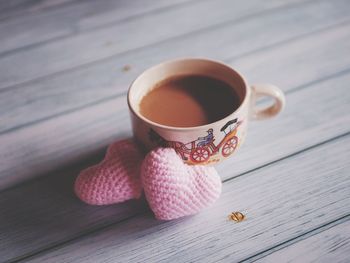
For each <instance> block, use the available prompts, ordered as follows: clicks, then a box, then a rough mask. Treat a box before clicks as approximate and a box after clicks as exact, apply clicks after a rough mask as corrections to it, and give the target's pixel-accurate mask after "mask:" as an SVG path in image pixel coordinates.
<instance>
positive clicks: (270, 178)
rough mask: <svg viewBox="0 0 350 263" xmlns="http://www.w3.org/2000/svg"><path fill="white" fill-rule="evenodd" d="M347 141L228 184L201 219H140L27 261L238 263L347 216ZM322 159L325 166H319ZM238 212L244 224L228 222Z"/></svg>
mask: <svg viewBox="0 0 350 263" xmlns="http://www.w3.org/2000/svg"><path fill="white" fill-rule="evenodd" d="M349 154H350V136H346V137H345V138H344V137H343V138H340V139H338V140H335V141H332V142H330V143H327V144H324V145H322V146H319V147H316V148H313V149H311V150H309V151H306V152H303V153H300V154H298V155H295V156H293V157H290V158H288V159H287V160H284V161H282V162H277V163H275V164H274V165H269V166H266V167H264V168H262V169H259V170H257V171H254V172H251V173H249V174H246V175H245V176H242V177H238V178H236V179H233V180H230V181H228V182H226V183H225V184H224V188H223V194H222V196H221V199H220V200H219V201H218V202H217V203H216V204H215V206H213V207H211V208H210V209H207V210H205V211H203V212H202V213H201V214H199V215H197V216H195V217H190V218H183V219H180V220H175V221H171V222H160V221H156V220H155V219H154V218H153V216H152V215H150V214H147V215H142V216H137V217H136V218H132V219H129V220H128V221H127V222H122V223H120V224H117V225H114V226H111V227H109V228H108V229H105V230H103V231H101V232H97V233H93V234H91V235H89V236H86V237H83V238H81V239H80V240H76V241H75V242H72V243H68V244H65V245H64V246H62V247H61V248H56V249H55V250H52V251H48V252H46V253H43V254H41V255H39V256H37V257H35V258H34V259H33V260H32V261H30V260H26V262H85V261H87V260H88V261H90V262H114V261H118V262H145V261H147V262H218V261H222V262H237V261H240V260H244V259H245V258H247V257H249V256H251V255H254V254H256V253H259V252H260V251H261V250H265V249H266V248H268V247H273V246H275V245H277V244H279V243H282V242H285V241H288V240H289V239H291V238H293V237H297V236H299V235H301V234H303V233H305V232H307V231H308V230H310V229H314V228H316V227H320V226H322V225H324V224H326V223H328V222H332V221H333V220H335V219H337V218H339V217H343V216H345V215H347V214H348V213H349V211H350V192H349V189H350V177H349V176H348V174H349V172H350V163H349V161H348V156H349ZM320 161H321V162H322V165H320ZM232 211H241V212H243V213H245V214H246V217H247V219H246V220H245V221H243V222H241V223H239V224H236V223H234V222H232V221H229V220H228V219H227V215H228V214H230V213H231V212H232Z"/></svg>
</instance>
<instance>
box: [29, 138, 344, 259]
mask: <svg viewBox="0 0 350 263" xmlns="http://www.w3.org/2000/svg"><path fill="white" fill-rule="evenodd" d="M349 138H350V137H349V133H348V134H347V135H344V136H339V137H338V138H335V139H333V140H329V141H328V142H326V143H324V144H322V145H320V146H319V147H314V148H312V149H309V150H306V151H303V152H300V153H299V154H297V155H294V156H293V157H292V158H291V159H289V160H288V161H289V162H292V163H293V162H295V160H299V163H300V159H303V157H301V156H304V155H306V156H312V155H313V154H314V152H315V154H316V155H319V154H320V153H322V156H323V155H325V156H328V155H330V154H328V153H327V151H325V148H326V147H330V148H328V149H333V150H334V149H338V147H339V146H340V145H345V146H346V145H348V144H347V142H348V141H349ZM340 148H341V147H340ZM348 150H349V149H348ZM337 151H340V152H342V151H344V150H339V149H338V150H335V152H337ZM345 151H346V150H345ZM345 153H346V152H345ZM325 158H326V157H325ZM334 158H337V157H334ZM344 158H345V157H342V162H344V160H345V159H344ZM316 159H317V158H316ZM316 159H315V158H309V159H307V160H309V161H308V162H311V163H313V162H317V160H316ZM310 160H313V161H310ZM342 164H343V165H344V163H342ZM334 165H335V164H334V163H333V166H334ZM280 166H281V168H283V167H284V168H285V162H278V163H275V164H274V165H267V166H265V167H264V169H262V171H261V172H260V174H257V173H256V171H254V172H251V173H250V174H249V176H247V177H244V178H239V177H236V178H235V179H234V181H238V182H240V183H239V184H240V185H241V184H243V185H244V188H247V189H240V188H239V187H238V188H239V189H240V191H241V193H242V196H243V197H241V198H239V197H238V200H236V202H237V203H239V202H240V201H241V202H242V201H243V200H247V196H245V195H246V194H248V193H247V192H250V190H248V189H249V187H251V186H249V185H248V184H249V182H250V183H252V180H253V179H254V178H255V176H261V177H264V176H263V175H265V176H268V175H267V174H266V172H269V171H270V170H271V172H272V171H275V170H276V169H278V168H275V167H280ZM298 166H299V165H297V167H298ZM301 166H302V167H304V166H305V167H307V165H306V164H303V165H301ZM326 167H327V166H326ZM348 168H349V167H348V166H345V167H341V170H340V171H339V172H340V173H341V174H344V172H346V169H348ZM299 169H300V168H299ZM302 169H306V168H302ZM308 169H309V168H308ZM344 169H345V171H344ZM279 170H280V168H279ZM333 171H336V170H332V168H329V169H328V172H327V173H326V174H327V177H330V176H331V177H332V176H333V174H332V172H333ZM275 172H276V171H275ZM299 172H300V171H299ZM261 173H263V175H261ZM264 173H265V174H264ZM279 173H281V171H280V172H279ZM289 175H290V174H289ZM252 176H253V177H254V178H253V179H252ZM271 176H272V177H275V175H271ZM295 176H296V175H295ZM334 176H335V174H334ZM284 177H285V176H284ZM312 177H315V175H314V174H313V176H312ZM337 177H339V175H337ZM264 178H265V177H264ZM286 178H288V177H286ZM286 178H285V179H286ZM303 178H304V179H302V181H303V180H306V181H307V179H306V178H307V177H303ZM316 178H317V177H316ZM345 178H346V177H345ZM242 180H243V181H242ZM254 180H256V179H254ZM254 180H253V181H254ZM265 180H267V181H266V182H265ZM269 180H276V178H275V179H268V178H265V179H264V184H269ZM293 180H294V179H292V181H293ZM322 180H323V184H327V183H326V182H327V179H326V178H323V179H322ZM337 180H338V181H339V180H340V178H339V179H337ZM232 182H233V181H230V182H226V183H225V186H226V187H224V188H226V190H228V189H227V187H228V185H231V184H232ZM309 183H310V182H309ZM312 183H313V180H312V181H311V183H310V184H312ZM339 183H340V181H339V182H338V184H339ZM243 185H242V187H243ZM236 186H237V182H236ZM326 186H327V185H324V188H325V187H326ZM282 188H283V187H282ZM324 188H322V189H323V191H325V189H324ZM253 189H254V186H253ZM291 189H294V188H291ZM316 189H317V188H316ZM260 190H262V189H260ZM260 190H259V191H260ZM311 190H312V188H311ZM319 190H321V189H319ZM231 191H233V192H235V191H234V190H231ZM281 191H283V189H281ZM289 191H293V190H289ZM304 191H305V189H304ZM304 191H301V192H300V193H303V192H304ZM321 191H322V190H321ZM339 191H340V189H339ZM341 191H342V192H343V193H344V189H342V190H341ZM336 192H337V191H332V193H333V194H335V193H336ZM276 194H278V193H272V192H269V194H268V195H272V196H274V195H276ZM326 194H327V193H323V195H326ZM231 195H232V193H231V194H229V193H225V192H224V193H223V197H222V199H224V200H222V201H219V203H218V204H217V206H216V207H213V208H212V210H213V211H212V212H211V213H210V212H209V211H206V212H202V214H201V215H199V216H198V217H195V218H192V219H188V221H186V219H183V220H177V221H173V222H164V223H157V222H154V221H155V220H152V219H150V218H149V216H148V215H147V216H138V217H137V218H134V219H131V220H130V221H128V222H126V223H125V226H122V225H123V224H124V223H123V224H118V223H116V225H115V226H113V227H112V226H109V227H107V228H105V229H102V230H101V231H99V232H97V233H90V234H89V235H87V236H83V237H81V238H79V239H75V240H72V241H69V242H67V243H64V244H62V245H61V246H59V247H54V248H52V249H50V250H49V251H45V252H43V253H42V254H39V255H36V256H33V257H30V258H25V259H26V260H30V259H33V260H34V262H41V261H42V260H48V259H49V258H50V259H54V260H58V259H61V260H64V259H65V258H66V259H67V257H68V258H70V259H73V260H74V259H75V260H77V259H78V258H77V256H78V254H79V260H84V257H85V259H87V257H89V258H90V256H91V257H92V259H93V258H94V257H95V255H91V253H94V252H93V251H94V250H93V249H92V250H91V249H85V250H84V248H86V247H88V246H90V245H91V246H93V247H94V249H98V250H99V259H100V260H106V258H104V259H103V258H102V257H103V255H104V253H103V250H106V249H110V248H111V247H113V249H112V250H110V253H108V254H109V255H108V257H111V256H113V253H117V254H115V255H114V256H117V255H118V259H122V260H123V257H124V260H127V259H128V260H131V258H130V257H131V254H132V255H134V256H135V257H136V258H133V259H137V258H139V259H140V257H142V258H146V259H147V257H151V258H148V259H152V260H164V259H165V256H168V255H167V250H168V252H169V251H170V250H169V249H173V248H172V247H168V244H169V242H167V244H164V250H165V251H164V252H163V250H157V246H159V245H160V243H159V241H160V239H165V240H167V241H170V243H172V242H176V240H174V237H173V236H171V232H172V231H176V230H175V229H174V226H175V225H176V224H181V225H182V226H183V228H182V231H181V233H183V235H181V237H180V235H177V236H178V238H179V239H180V240H178V241H179V243H177V242H176V244H178V245H180V247H181V248H178V249H179V250H183V249H185V250H186V248H185V247H184V244H181V240H182V236H186V235H188V234H189V233H190V232H191V233H192V234H193V231H190V229H193V227H195V226H198V228H201V227H200V226H203V223H204V221H205V222H207V223H208V220H209V221H210V222H211V225H212V227H215V226H216V227H219V226H218V225H217V224H218V223H220V222H216V221H217V220H218V218H217V217H218V214H219V215H220V214H222V212H223V204H221V203H222V202H226V203H230V202H229V201H228V200H226V199H230V198H231V197H230V196H231ZM256 195H260V194H259V193H258V192H257V193H256ZM301 195H302V196H303V194H301ZM327 195H328V194H327ZM317 196H318V195H317V194H315V193H313V194H311V193H310V196H309V195H308V193H307V192H305V196H303V198H301V201H303V202H304V201H305V200H309V198H310V202H312V200H314V199H315V200H317V199H318V198H317ZM236 197H237V195H236ZM251 197H252V199H253V200H254V199H255V198H253V196H252V195H251ZM283 198H284V199H285V198H287V197H283ZM338 198H340V196H339V197H338ZM231 199H232V198H231ZM265 199H266V198H265ZM303 199H305V200H303ZM253 200H252V201H249V202H248V201H247V202H248V203H249V204H250V203H251V202H253ZM285 201H288V202H289V203H290V204H289V206H291V205H292V204H295V203H294V201H292V200H285ZM247 202H244V201H243V203H245V204H244V206H247V207H250V206H249V205H248V203H247ZM344 202H346V201H344ZM344 202H343V203H344ZM277 203H278V202H277ZM304 203H305V205H304V206H306V208H305V209H306V210H305V211H307V210H308V209H307V207H308V205H307V202H304ZM250 205H251V204H250ZM269 205H273V204H272V203H271V204H269ZM276 205H277V204H276ZM329 205H332V203H330V204H329ZM238 206H239V207H240V206H242V204H238ZM289 206H288V207H289ZM247 207H246V209H247ZM231 209H232V208H231ZM266 209H267V208H263V209H262V210H266ZM288 209H289V208H288ZM314 209H316V207H315V208H314ZM334 209H336V208H333V210H334ZM282 210H283V209H282ZM320 210H322V209H320ZM342 210H343V211H345V210H346V208H344V207H343V209H342ZM215 211H216V212H215ZM219 211H220V212H219ZM335 211H337V213H336V214H338V213H339V215H338V216H337V217H335V218H333V220H332V221H335V220H339V218H342V217H344V215H341V213H342V212H340V211H338V210H335ZM265 212H266V211H265ZM265 212H264V213H265ZM324 212H326V211H324ZM256 213H257V214H255V213H252V212H251V213H250V216H251V217H253V220H254V218H255V219H256V220H257V218H256V217H257V216H258V214H260V213H263V212H261V211H257V212H256ZM270 213H271V212H270ZM289 213H290V212H289ZM319 213H322V211H319ZM253 214H255V217H254V216H253ZM330 214H331V213H330ZM312 215H313V214H312ZM261 216H263V215H261ZM267 216H268V217H273V216H277V215H273V214H271V215H267ZM278 216H284V214H283V211H282V214H281V215H278ZM334 216H336V215H333V217H334ZM204 217H206V218H207V219H204ZM321 217H322V218H324V219H323V220H327V219H328V221H326V222H318V223H315V224H316V225H317V227H315V228H319V227H322V226H325V225H326V224H329V223H330V221H329V217H327V216H325V215H323V216H321ZM292 218H293V217H291V216H289V217H288V219H292ZM221 220H222V219H221ZM221 220H219V221H221ZM284 220H286V218H285V219H284ZM303 220H307V219H303ZM303 220H301V221H303ZM319 220H321V219H319V218H317V219H316V218H315V221H319ZM197 221H199V222H197ZM265 221H266V220H265ZM272 221H274V220H272ZM275 221H276V222H275V223H278V222H279V221H278V219H276V220H275ZM321 221H322V220H321ZM142 222H144V224H145V228H146V229H145V230H144V231H143V230H142V229H143V227H142V226H141V225H142V224H143V223H142ZM186 222H187V223H186ZM191 222H193V223H191ZM247 222H248V221H247ZM257 223H259V222H257ZM260 223H261V224H262V225H265V227H267V229H266V230H268V228H271V227H272V229H274V228H273V224H272V226H271V225H266V222H265V223H263V221H261V222H260ZM133 224H135V225H136V227H135V229H133V228H132V227H131V228H130V231H131V232H130V233H128V230H127V229H128V227H130V226H132V225H133ZM286 224H287V223H286ZM163 225H164V226H163ZM192 225H193V226H192ZM301 225H303V224H301ZM138 226H139V227H140V228H141V229H140V231H139V230H138V228H139V227H138ZM159 227H160V228H161V229H163V230H164V229H165V228H167V229H170V230H169V231H170V233H169V231H165V232H164V231H160V229H158V228H159ZM237 227H238V228H239V229H240V230H239V229H237V230H239V231H240V232H241V233H240V235H244V234H243V233H244V232H245V231H248V232H249V230H248V229H252V226H249V227H248V226H247V227H246V229H245V228H244V225H243V224H239V225H237ZM280 227H281V226H280ZM309 227H311V226H309ZM148 228H149V229H148ZM222 228H224V227H222ZM232 228H233V229H232V231H233V230H234V229H236V228H235V227H233V226H232ZM119 229H120V231H121V233H120V232H119V234H120V235H116V233H115V232H116V231H118V230H119ZM157 229H158V230H157ZM171 229H172V230H171ZM203 229H204V228H203ZM253 229H254V228H253ZM125 231H126V233H124V234H125V235H126V236H124V234H123V232H125ZM203 231H204V232H206V231H207V230H203ZM254 231H258V229H254ZM107 232H108V233H107ZM151 232H152V233H154V234H153V237H151V238H150V239H151V240H152V241H151V240H149V242H150V244H149V245H150V247H149V246H147V247H145V248H146V250H147V249H148V250H152V251H153V249H155V251H158V252H161V253H159V257H157V255H156V254H157V253H155V256H156V258H157V259H156V258H154V257H153V253H152V252H151V251H148V252H146V251H144V253H147V256H146V255H142V254H138V253H136V254H135V251H131V250H133V249H134V247H135V249H137V247H140V245H141V243H142V244H145V243H144V242H145V240H143V239H144V238H146V236H148V235H149V234H151ZM162 232H164V233H162ZM187 232H188V233H187ZM219 232H222V230H221V231H219ZM270 232H271V231H270ZM295 232H296V233H294V234H293V235H294V237H293V238H297V237H299V236H301V235H304V234H305V233H307V232H310V230H309V229H307V230H303V231H301V229H300V230H297V229H296V230H295ZM177 233H178V232H177ZM109 234H111V235H110V236H109V237H108V238H106V237H105V236H106V235H109ZM163 234H164V236H163ZM199 234H200V233H197V232H195V234H194V237H193V239H194V240H198V239H200V242H201V244H202V242H204V247H205V246H206V245H208V242H210V240H209V239H208V237H207V236H205V234H204V233H202V234H201V238H199V237H196V235H197V236H198V235H199ZM221 234H223V233H221ZM251 234H252V233H250V234H249V236H250V235H251ZM159 235H162V236H161V237H160V236H159ZM225 235H226V236H227V235H230V233H226V234H225ZM237 235H239V233H238V234H237ZM268 235H269V236H271V235H272V233H270V234H268ZM112 236H113V237H112ZM155 236H156V237H155ZM258 236H259V235H257V237H258ZM124 237H125V238H126V241H125V239H124ZM283 237H284V238H283ZM89 238H93V241H92V240H90V241H89ZM222 238H223V239H225V238H224V237H222ZM245 238H248V237H245ZM250 238H253V236H250ZM258 239H259V238H258ZM280 239H281V240H280V241H277V243H276V244H274V245H273V246H271V244H269V245H268V246H271V247H276V246H277V245H279V244H283V243H285V242H286V241H285V240H283V239H286V240H289V239H290V238H288V237H287V236H285V234H282V237H280ZM104 240H106V242H107V244H105V243H104ZM123 240H124V241H125V242H126V243H125V244H123V243H124V242H123V243H121V242H122V241H123ZM131 240H132V241H133V243H132V244H133V245H132V246H130V245H131V244H129V245H128V243H129V242H127V241H131ZM267 240H269V241H268V242H267V243H271V242H273V241H272V238H271V237H270V238H269V239H267ZM267 240H266V241H267ZM235 241H236V244H235V247H236V249H238V251H236V252H237V253H238V255H233V254H234V253H233V254H227V253H229V252H228V250H230V248H231V246H230V245H228V246H227V245H226V246H225V247H221V246H220V245H218V246H217V247H218V248H221V249H222V250H223V251H224V253H226V256H228V257H231V260H234V261H237V260H244V259H245V258H247V257H248V258H249V256H248V254H247V252H245V251H244V248H245V247H246V245H247V244H241V243H240V242H241V241H240V239H238V238H236V239H235ZM198 242H199V241H196V242H195V243H196V249H197V250H198V249H199V243H198ZM217 242H219V243H220V241H219V240H218V241H217ZM231 242H233V240H232V239H231ZM237 242H238V243H237ZM244 242H245V243H246V242H248V241H247V240H244ZM256 242H258V243H259V244H260V246H263V245H261V241H256ZM256 242H255V243H256ZM108 243H109V244H108ZM152 243H153V244H152ZM214 243H215V242H214ZM221 243H222V242H221ZM70 245H71V246H72V248H71V247H70ZM221 245H222V244H221ZM75 246H78V247H79V252H76V251H77V250H76V249H74V247H75ZM95 246H96V247H95ZM99 246H100V247H101V248H99ZM123 246H128V248H125V249H126V250H129V251H126V252H125V253H119V252H120V251H121V250H123ZM72 249H73V251H72ZM189 249H190V251H191V253H187V256H190V257H192V249H193V247H191V248H189ZM208 249H209V248H208ZM213 249H214V248H213V247H210V249H209V250H213ZM249 249H250V250H251V249H252V248H248V250H249ZM118 250H119V252H118ZM242 250H243V251H242ZM259 250H261V251H264V249H261V248H260V249H259ZM138 251H139V252H140V253H143V251H142V249H139V250H138ZM155 251H153V252H155ZM171 251H173V252H171V253H170V252H169V256H172V257H175V258H176V255H178V253H180V254H181V251H180V252H178V251H177V252H175V251H174V250H171ZM190 251H188V252H190ZM202 251H203V250H202ZM204 251H207V250H205V249H204ZM230 251H231V252H233V251H232V250H230ZM184 252H185V251H184ZM197 252H198V251H197ZM213 252H214V251H211V252H209V253H210V255H212V256H210V255H209V254H208V257H209V258H211V260H209V262H212V261H216V260H219V258H220V257H221V258H220V259H223V258H222V255H221V254H220V252H222V251H215V253H213ZM74 254H75V255H74ZM84 254H85V256H84ZM245 254H247V255H246V256H244V255H245ZM185 255H186V253H185ZM193 255H196V252H195V251H193ZM198 256H200V258H199V259H198V258H196V260H200V259H203V257H204V256H205V255H199V254H198ZM226 256H225V258H226ZM232 257H233V258H232ZM109 259H110V258H109ZM179 259H180V258H178V257H177V260H179ZM226 259H227V258H226ZM36 260H39V261H36ZM95 260H97V258H95ZM184 260H188V258H187V259H186V258H185V257H182V256H181V260H180V261H184ZM191 260H194V258H191ZM97 261H98V260H97ZM230 262H232V261H230Z"/></svg>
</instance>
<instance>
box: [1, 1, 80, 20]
mask: <svg viewBox="0 0 350 263" xmlns="http://www.w3.org/2000/svg"><path fill="white" fill-rule="evenodd" d="M70 2H74V0H40V1H37V0H11V1H6V0H3V1H0V19H2V20H3V19H8V18H10V17H13V16H25V15H26V13H31V12H38V11H41V12H42V11H44V10H45V9H47V8H51V7H55V8H57V6H60V5H62V4H65V3H70Z"/></svg>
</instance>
